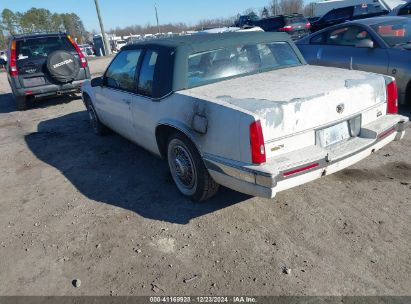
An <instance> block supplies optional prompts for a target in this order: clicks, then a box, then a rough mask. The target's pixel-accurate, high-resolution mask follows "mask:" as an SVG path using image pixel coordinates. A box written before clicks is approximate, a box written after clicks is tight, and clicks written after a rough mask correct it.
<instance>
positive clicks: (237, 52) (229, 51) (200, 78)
mask: <svg viewBox="0 0 411 304" xmlns="http://www.w3.org/2000/svg"><path fill="white" fill-rule="evenodd" d="M300 63H301V62H300V60H299V59H298V57H297V54H296V53H295V52H294V50H293V49H292V48H291V46H290V45H289V44H288V43H287V42H273V43H265V44H263V43H257V44H245V45H237V46H235V47H228V48H223V49H217V50H212V51H207V52H202V53H197V54H193V55H191V56H190V57H189V59H188V85H189V87H194V86H199V85H204V84H207V83H211V82H215V81H218V80H222V79H225V78H229V77H235V76H240V75H245V74H251V73H258V72H265V71H268V70H273V69H278V68H282V67H287V66H292V65H297V64H300Z"/></svg>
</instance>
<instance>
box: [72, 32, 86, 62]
mask: <svg viewBox="0 0 411 304" xmlns="http://www.w3.org/2000/svg"><path fill="white" fill-rule="evenodd" d="M67 38H68V40H69V41H70V42H71V44H72V45H73V46H74V48H75V49H76V52H77V54H78V56H79V57H80V60H81V67H83V68H85V67H87V59H86V57H84V54H83V52H82V51H81V50H80V48H79V47H78V45H77V43H76V42H75V41H74V39H73V38H71V36H70V35H67Z"/></svg>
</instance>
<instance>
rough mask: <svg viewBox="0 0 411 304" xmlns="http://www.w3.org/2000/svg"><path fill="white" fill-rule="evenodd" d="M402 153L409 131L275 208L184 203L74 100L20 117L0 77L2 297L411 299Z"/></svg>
mask: <svg viewBox="0 0 411 304" xmlns="http://www.w3.org/2000/svg"><path fill="white" fill-rule="evenodd" d="M107 62H108V60H107V59H99V60H93V61H91V62H90V66H91V69H92V72H93V74H94V75H97V74H99V73H101V72H102V71H103V69H104V68H105V66H106V64H107ZM403 111H406V110H403ZM405 113H408V115H409V113H410V112H409V110H408V111H406V112H405ZM410 152H411V129H408V133H407V134H406V136H405V138H404V140H402V141H400V142H393V143H391V144H390V145H389V146H387V147H385V148H383V149H382V150H380V151H378V152H377V153H375V154H374V155H372V156H370V157H368V158H367V159H366V160H364V161H362V162H360V163H358V164H357V165H355V166H353V167H351V168H349V169H346V170H344V171H342V172H340V173H337V174H334V175H331V176H327V177H325V178H323V179H320V180H317V181H315V182H311V183H309V184H306V185H303V186H300V187H297V188H294V189H291V190H288V191H284V192H281V193H279V194H278V196H277V197H276V198H274V199H271V200H268V199H261V198H253V197H249V196H246V195H243V194H240V193H237V192H234V191H231V190H228V189H221V190H220V191H219V193H218V195H217V196H216V197H214V198H213V199H211V201H209V202H207V203H192V202H190V201H189V200H187V199H185V198H184V197H182V196H181V195H180V194H179V193H178V191H177V190H176V188H175V187H174V185H173V182H172V180H171V177H170V175H169V173H168V170H167V165H166V163H165V162H164V161H162V160H160V159H158V158H156V157H155V156H153V155H151V154H150V153H148V152H146V151H144V150H143V149H141V148H139V147H138V146H136V145H134V144H132V143H130V142H128V141H127V140H125V139H123V138H121V137H120V136H118V135H116V134H111V135H109V136H106V137H97V136H95V135H93V133H92V130H91V128H90V126H89V123H88V116H87V114H86V112H85V108H84V106H83V104H82V102H81V100H80V99H76V98H71V99H70V98H53V99H49V100H46V101H42V102H39V103H37V104H36V105H34V106H32V107H31V109H29V110H28V111H25V112H17V111H16V110H15V108H14V103H13V99H12V95H11V94H10V88H9V85H8V83H7V80H6V74H5V73H0V169H1V173H0V208H1V211H0V295H163V294H164V295H240V294H241V295H411V293H410V290H411V279H410V274H411V259H410V252H411V251H410V244H411V226H410V223H411V214H410V213H411V212H410V210H411V208H410V207H411V153H410ZM284 267H287V268H288V269H290V273H288V274H286V273H284V272H283V268H284ZM75 279H78V280H81V286H80V287H77V288H76V287H74V286H73V284H72V281H73V280H75Z"/></svg>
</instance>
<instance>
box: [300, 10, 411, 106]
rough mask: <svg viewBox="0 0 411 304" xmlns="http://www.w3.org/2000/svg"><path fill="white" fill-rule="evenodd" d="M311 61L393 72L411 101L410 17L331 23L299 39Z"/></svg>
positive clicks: (401, 99) (403, 98)
mask: <svg viewBox="0 0 411 304" xmlns="http://www.w3.org/2000/svg"><path fill="white" fill-rule="evenodd" d="M297 46H298V48H299V49H300V51H301V52H302V54H303V56H304V57H305V59H306V60H307V62H308V63H310V64H315V65H322V66H332V67H339V68H345V69H353V70H362V71H368V72H375V73H379V74H385V75H390V76H394V77H395V78H396V80H397V84H398V93H399V102H400V103H401V104H405V103H411V18H405V17H376V18H369V19H363V20H356V21H351V22H346V23H343V24H339V25H336V26H333V27H329V28H327V29H324V30H322V31H319V32H317V33H315V34H312V35H310V36H308V37H305V38H303V39H301V40H299V41H297Z"/></svg>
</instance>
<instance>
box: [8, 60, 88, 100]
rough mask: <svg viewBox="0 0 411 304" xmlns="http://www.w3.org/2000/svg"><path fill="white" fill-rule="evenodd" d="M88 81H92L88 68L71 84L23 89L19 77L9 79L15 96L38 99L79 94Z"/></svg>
mask: <svg viewBox="0 0 411 304" xmlns="http://www.w3.org/2000/svg"><path fill="white" fill-rule="evenodd" d="M87 79H90V71H89V69H88V67H87V68H85V69H84V71H82V70H81V71H80V73H79V75H78V78H77V79H76V80H73V81H72V82H69V83H61V84H47V85H40V86H34V87H22V85H21V84H20V80H19V78H18V77H9V82H10V86H11V88H12V91H13V94H14V95H15V96H34V97H36V98H37V97H45V96H51V95H56V94H68V93H73V92H79V91H80V88H81V85H82V84H83V82H84V81H85V80H87Z"/></svg>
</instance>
